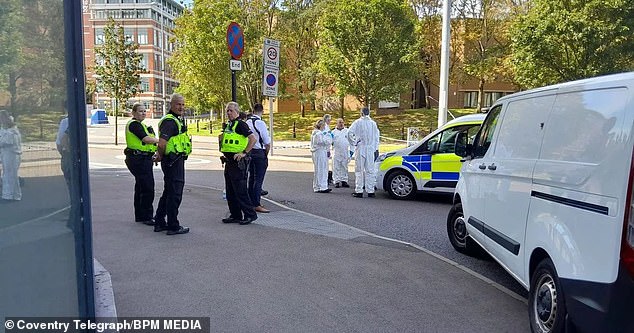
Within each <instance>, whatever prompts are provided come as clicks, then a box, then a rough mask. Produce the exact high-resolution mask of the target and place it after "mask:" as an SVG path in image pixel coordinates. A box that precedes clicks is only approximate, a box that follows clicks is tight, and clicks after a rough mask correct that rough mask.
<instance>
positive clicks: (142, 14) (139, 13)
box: [136, 9, 150, 19]
mask: <svg viewBox="0 0 634 333" xmlns="http://www.w3.org/2000/svg"><path fill="white" fill-rule="evenodd" d="M136 17H137V18H140V19H141V18H150V10H149V9H137V10H136Z"/></svg>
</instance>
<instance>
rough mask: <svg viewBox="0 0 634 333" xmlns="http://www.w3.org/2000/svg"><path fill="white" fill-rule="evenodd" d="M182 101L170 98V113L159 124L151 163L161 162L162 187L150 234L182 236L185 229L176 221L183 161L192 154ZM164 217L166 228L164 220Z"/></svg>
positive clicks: (178, 98)
mask: <svg viewBox="0 0 634 333" xmlns="http://www.w3.org/2000/svg"><path fill="white" fill-rule="evenodd" d="M184 112H185V99H184V98H183V96H181V95H180V94H174V95H172V99H171V102H170V112H169V113H168V114H166V115H165V116H164V117H163V118H162V119H161V121H160V122H159V143H158V150H157V152H156V155H154V156H155V157H154V160H155V161H156V162H159V161H160V162H161V170H163V180H164V183H165V187H164V189H163V195H161V199H160V200H159V204H158V208H157V209H156V215H155V216H154V220H155V225H154V231H156V232H160V231H164V230H167V234H168V235H178V234H186V233H188V232H189V228H187V227H183V226H181V225H180V223H179V221H178V207H180V204H181V200H182V199H183V187H184V186H185V160H186V159H187V156H188V155H189V153H191V151H192V144H191V139H190V138H189V136H188V135H187V126H186V125H185V124H184V123H183V122H184V119H183V113H184ZM166 216H167V224H166V223H165V222H166V220H165V217H166Z"/></svg>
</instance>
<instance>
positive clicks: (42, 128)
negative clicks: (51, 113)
mask: <svg viewBox="0 0 634 333" xmlns="http://www.w3.org/2000/svg"><path fill="white" fill-rule="evenodd" d="M40 140H44V125H43V124H42V119H40Z"/></svg>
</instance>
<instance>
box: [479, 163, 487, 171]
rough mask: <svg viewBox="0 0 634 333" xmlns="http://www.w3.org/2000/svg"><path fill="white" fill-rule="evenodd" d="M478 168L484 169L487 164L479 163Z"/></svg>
mask: <svg viewBox="0 0 634 333" xmlns="http://www.w3.org/2000/svg"><path fill="white" fill-rule="evenodd" d="M478 168H480V170H484V169H486V168H487V166H486V165H484V164H480V165H478Z"/></svg>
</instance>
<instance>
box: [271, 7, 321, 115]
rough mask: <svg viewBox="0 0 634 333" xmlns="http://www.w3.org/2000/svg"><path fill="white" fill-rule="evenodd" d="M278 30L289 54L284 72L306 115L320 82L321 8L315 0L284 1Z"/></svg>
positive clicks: (284, 51) (313, 102)
mask: <svg viewBox="0 0 634 333" xmlns="http://www.w3.org/2000/svg"><path fill="white" fill-rule="evenodd" d="M282 8H283V11H282V12H281V13H280V20H279V21H280V24H279V28H278V29H279V30H278V34H279V35H280V36H282V37H281V38H282V45H283V46H284V47H283V48H282V52H283V54H284V55H285V57H284V58H285V59H284V62H283V64H284V65H285V66H284V71H283V73H282V75H283V76H284V77H285V78H286V80H285V82H286V83H287V84H289V85H290V87H291V88H292V90H291V91H292V92H293V93H294V94H296V97H297V99H298V100H299V103H300V112H301V116H302V117H305V116H306V104H307V103H311V104H312V109H313V110H314V109H315V97H316V96H315V88H316V84H317V48H318V43H317V33H318V30H317V25H316V24H315V22H316V21H317V18H318V15H319V10H318V8H317V7H316V6H315V2H314V1H313V0H285V1H283V2H282Z"/></svg>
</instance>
